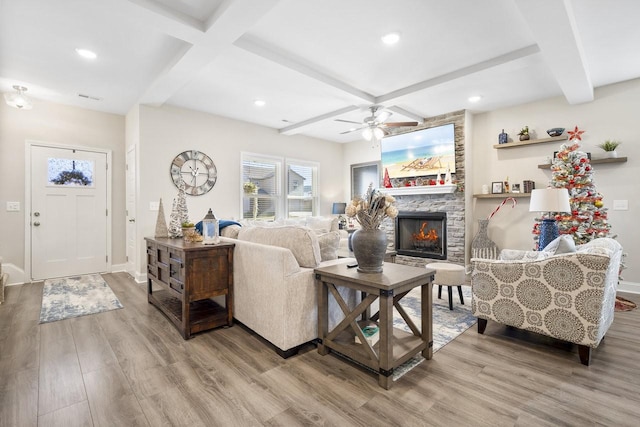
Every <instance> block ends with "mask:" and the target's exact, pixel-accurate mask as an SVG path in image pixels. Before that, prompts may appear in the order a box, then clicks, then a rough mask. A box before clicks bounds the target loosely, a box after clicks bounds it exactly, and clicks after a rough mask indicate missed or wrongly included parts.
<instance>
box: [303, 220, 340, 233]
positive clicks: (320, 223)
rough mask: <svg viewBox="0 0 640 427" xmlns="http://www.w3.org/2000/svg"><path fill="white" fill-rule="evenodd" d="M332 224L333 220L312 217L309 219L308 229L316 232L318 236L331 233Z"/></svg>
mask: <svg viewBox="0 0 640 427" xmlns="http://www.w3.org/2000/svg"><path fill="white" fill-rule="evenodd" d="M336 219H337V218H336ZM332 222H333V218H325V217H322V216H310V217H308V218H307V227H309V228H310V229H312V230H313V231H315V232H316V234H321V233H328V232H330V231H331V224H332Z"/></svg>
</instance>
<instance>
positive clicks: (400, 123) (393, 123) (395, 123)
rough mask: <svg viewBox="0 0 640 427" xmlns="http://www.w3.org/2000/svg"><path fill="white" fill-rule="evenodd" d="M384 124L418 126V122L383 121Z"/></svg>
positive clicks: (387, 125)
mask: <svg viewBox="0 0 640 427" xmlns="http://www.w3.org/2000/svg"><path fill="white" fill-rule="evenodd" d="M384 126H386V127H390V128H393V127H402V126H418V122H391V123H384Z"/></svg>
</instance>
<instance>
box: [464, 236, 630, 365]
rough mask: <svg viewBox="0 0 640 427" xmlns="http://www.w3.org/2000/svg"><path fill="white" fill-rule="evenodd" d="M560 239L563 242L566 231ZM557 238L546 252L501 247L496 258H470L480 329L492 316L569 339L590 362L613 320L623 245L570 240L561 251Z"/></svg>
mask: <svg viewBox="0 0 640 427" xmlns="http://www.w3.org/2000/svg"><path fill="white" fill-rule="evenodd" d="M556 240H558V241H559V242H560V246H562V244H563V241H562V236H561V237H560V238H558V239H556ZM554 242H555V241H554ZM554 242H552V243H550V244H549V246H548V247H547V248H545V251H540V252H534V251H516V250H503V251H502V252H501V253H500V257H499V259H497V260H490V259H481V258H473V259H472V260H471V265H472V272H471V285H472V290H473V299H472V303H471V307H472V310H473V315H474V316H476V317H478V333H481V334H482V333H484V330H485V328H486V326H487V320H488V319H490V320H494V321H496V322H500V323H503V324H505V325H510V326H514V327H516V328H520V329H525V330H528V331H533V332H537V333H539V334H543V335H547V336H550V337H554V338H558V339H561V340H564V341H569V342H572V343H575V344H578V353H579V355H580V361H581V362H582V364H584V365H589V363H590V361H591V349H592V348H596V347H597V346H598V344H600V341H601V340H602V338H603V337H604V334H605V333H606V332H607V330H608V329H609V326H610V325H611V322H612V321H613V313H614V305H615V297H616V289H617V286H618V274H619V269H620V262H621V259H622V246H620V244H619V243H618V242H617V241H615V240H613V239H611V238H600V239H594V240H592V241H590V242H588V243H586V244H584V245H579V246H577V247H576V246H574V245H573V244H572V243H573V241H572V240H571V246H573V248H569V249H566V247H565V249H564V251H567V250H568V251H569V252H568V253H559V252H563V251H562V250H557V251H556V250H555V249H553V248H554V246H552V245H554ZM565 242H566V240H565ZM564 244H565V245H566V243H564ZM549 247H551V248H549ZM555 247H556V248H557V247H558V244H557V243H556V244H555Z"/></svg>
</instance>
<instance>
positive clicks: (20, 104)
mask: <svg viewBox="0 0 640 427" xmlns="http://www.w3.org/2000/svg"><path fill="white" fill-rule="evenodd" d="M13 88H14V89H15V90H16V91H17V93H13V92H11V93H5V94H4V101H5V102H6V103H7V105H8V106H10V107H13V108H18V109H20V110H30V109H32V108H33V105H32V104H31V100H30V99H29V98H28V97H27V96H26V95H25V94H24V93H23V92H25V91H26V90H27V88H26V87H24V86H18V85H16V86H13Z"/></svg>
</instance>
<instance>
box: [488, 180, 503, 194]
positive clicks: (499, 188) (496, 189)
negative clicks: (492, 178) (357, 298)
mask: <svg viewBox="0 0 640 427" xmlns="http://www.w3.org/2000/svg"><path fill="white" fill-rule="evenodd" d="M502 193H504V184H503V183H502V181H496V182H492V183H491V194H502Z"/></svg>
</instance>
